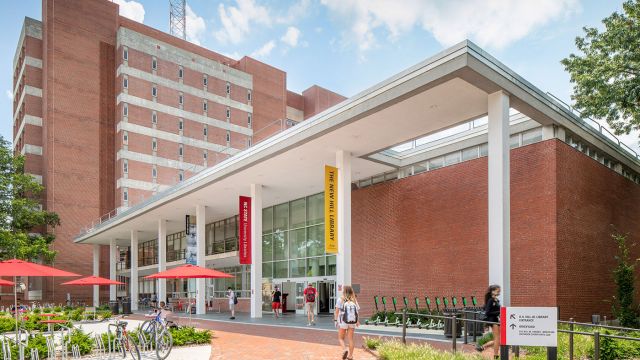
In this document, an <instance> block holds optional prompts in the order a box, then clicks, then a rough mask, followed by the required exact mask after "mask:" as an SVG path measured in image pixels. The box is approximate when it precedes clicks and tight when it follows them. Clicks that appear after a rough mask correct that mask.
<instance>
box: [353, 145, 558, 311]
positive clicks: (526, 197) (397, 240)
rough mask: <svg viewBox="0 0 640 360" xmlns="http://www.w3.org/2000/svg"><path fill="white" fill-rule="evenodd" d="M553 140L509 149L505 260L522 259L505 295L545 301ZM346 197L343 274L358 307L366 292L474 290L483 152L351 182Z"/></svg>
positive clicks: (550, 270) (549, 300) (478, 289)
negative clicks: (348, 264)
mask: <svg viewBox="0 0 640 360" xmlns="http://www.w3.org/2000/svg"><path fill="white" fill-rule="evenodd" d="M554 149H555V141H545V142H541V143H537V144H534V145H529V146H525V147H522V148H518V149H514V150H513V151H511V159H512V161H511V164H512V165H511V179H512V184H513V185H512V189H511V190H512V193H511V204H512V205H511V208H512V218H511V244H512V249H513V252H512V268H513V269H522V270H520V271H515V273H514V275H513V279H512V289H513V295H512V303H513V304H514V305H553V304H554V303H555V295H556V294H555V254H554V251H553V248H554V242H555V225H554V224H553V213H554V209H555V194H554V189H555V186H554V169H555V166H554V155H555V153H554ZM352 206H353V208H352V251H353V257H352V274H353V275H352V276H353V278H352V282H353V283H354V284H360V285H361V293H360V295H359V297H360V303H361V305H362V306H363V311H364V313H365V314H369V313H371V312H372V310H373V300H372V299H373V296H374V295H386V296H388V297H390V296H396V297H399V298H401V297H402V296H410V297H411V298H413V297H414V296H419V297H420V302H421V303H422V304H423V306H424V296H430V297H431V298H432V299H433V297H434V296H447V297H451V296H457V297H458V299H459V300H460V297H461V296H467V297H470V296H471V295H475V296H477V297H481V296H482V293H483V291H484V290H485V288H486V287H487V285H488V274H487V271H488V265H487V251H488V249H487V245H488V240H487V158H486V157H485V158H481V159H476V160H471V161H467V162H464V163H461V164H457V165H452V166H448V167H445V168H442V169H438V170H434V171H430V172H425V173H422V174H419V175H415V176H411V177H408V178H405V179H401V180H396V181H391V182H386V183H382V184H378V185H373V186H370V187H366V188H363V189H359V190H355V191H354V192H353V193H352ZM534 242H535V243H536V244H541V243H542V244H543V245H544V246H532V243H534ZM550 249H551V250H550ZM532 264H535V266H532Z"/></svg>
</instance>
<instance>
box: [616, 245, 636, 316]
mask: <svg viewBox="0 0 640 360" xmlns="http://www.w3.org/2000/svg"><path fill="white" fill-rule="evenodd" d="M611 237H612V238H613V240H614V241H615V242H616V245H618V255H616V256H615V259H616V262H617V265H616V267H615V268H614V269H613V279H614V282H615V283H616V296H614V297H613V305H612V309H611V310H612V312H613V315H614V316H615V317H616V318H617V319H618V321H620V325H621V326H624V327H638V313H637V311H636V310H635V309H634V308H633V306H634V302H635V300H634V292H635V286H634V283H635V273H634V272H635V268H636V265H637V264H638V259H633V260H632V259H631V256H630V253H631V251H630V249H629V245H628V244H627V235H626V234H620V233H617V232H614V233H613V234H611ZM631 246H633V244H631Z"/></svg>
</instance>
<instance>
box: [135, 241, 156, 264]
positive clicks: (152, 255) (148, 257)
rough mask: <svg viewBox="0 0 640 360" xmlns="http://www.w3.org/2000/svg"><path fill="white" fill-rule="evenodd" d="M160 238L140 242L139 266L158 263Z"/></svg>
mask: <svg viewBox="0 0 640 360" xmlns="http://www.w3.org/2000/svg"><path fill="white" fill-rule="evenodd" d="M157 249H158V239H154V240H149V241H144V242H141V243H139V244H138V266H148V265H155V264H157V263H158V252H157Z"/></svg>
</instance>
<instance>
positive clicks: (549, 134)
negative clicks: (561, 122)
mask: <svg viewBox="0 0 640 360" xmlns="http://www.w3.org/2000/svg"><path fill="white" fill-rule="evenodd" d="M553 138H555V131H554V128H553V125H544V126H543V127H542V140H549V139H553Z"/></svg>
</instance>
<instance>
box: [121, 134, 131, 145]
mask: <svg viewBox="0 0 640 360" xmlns="http://www.w3.org/2000/svg"><path fill="white" fill-rule="evenodd" d="M122 143H123V144H125V145H127V144H128V143H129V133H128V132H127V131H123V132H122Z"/></svg>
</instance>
